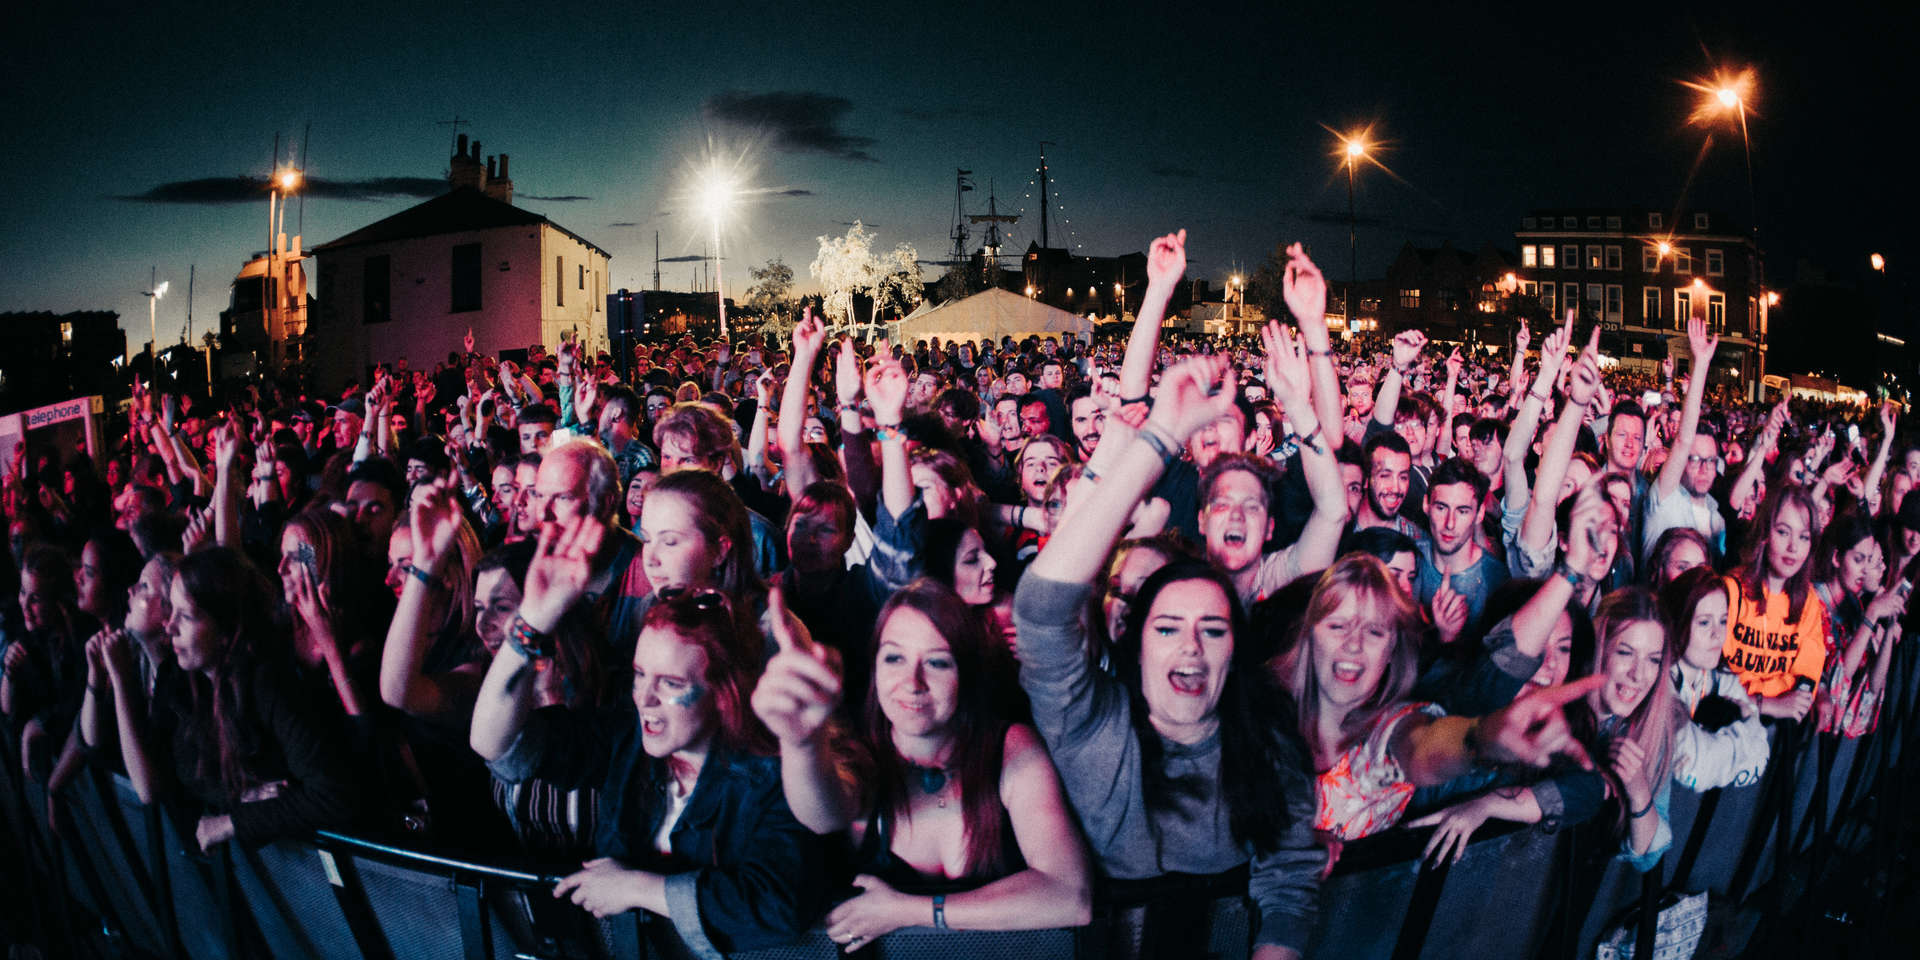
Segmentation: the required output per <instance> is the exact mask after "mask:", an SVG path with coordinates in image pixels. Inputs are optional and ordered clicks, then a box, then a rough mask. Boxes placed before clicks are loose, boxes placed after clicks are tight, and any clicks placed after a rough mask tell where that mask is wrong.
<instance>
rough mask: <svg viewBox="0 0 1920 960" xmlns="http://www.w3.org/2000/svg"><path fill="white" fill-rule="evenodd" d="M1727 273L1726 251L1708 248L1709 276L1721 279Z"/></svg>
mask: <svg viewBox="0 0 1920 960" xmlns="http://www.w3.org/2000/svg"><path fill="white" fill-rule="evenodd" d="M1726 273H1727V254H1726V252H1725V251H1722V250H1716V249H1714V248H1712V247H1708V248H1707V276H1709V277H1720V276H1725V275H1726Z"/></svg>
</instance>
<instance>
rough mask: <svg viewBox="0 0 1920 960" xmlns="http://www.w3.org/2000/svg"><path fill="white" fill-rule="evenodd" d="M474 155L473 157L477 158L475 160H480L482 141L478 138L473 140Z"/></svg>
mask: <svg viewBox="0 0 1920 960" xmlns="http://www.w3.org/2000/svg"><path fill="white" fill-rule="evenodd" d="M472 157H473V159H475V160H479V159H480V141H478V140H475V141H474V142H473V153H472Z"/></svg>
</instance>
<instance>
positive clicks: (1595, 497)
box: [1566, 490, 1621, 577]
mask: <svg viewBox="0 0 1920 960" xmlns="http://www.w3.org/2000/svg"><path fill="white" fill-rule="evenodd" d="M1574 497H1575V499H1574V502H1573V513H1572V515H1571V516H1570V517H1569V518H1568V520H1567V557H1566V560H1567V566H1569V567H1572V568H1573V569H1575V570H1577V571H1579V572H1580V573H1582V574H1584V575H1586V576H1589V577H1597V576H1600V575H1604V573H1605V572H1606V568H1607V567H1610V566H1612V565H1613V557H1614V553H1615V552H1616V551H1617V550H1618V549H1619V543H1620V524H1621V518H1620V515H1619V513H1617V512H1615V510H1614V509H1613V502H1612V501H1610V500H1608V499H1607V498H1606V497H1605V496H1602V495H1600V494H1599V493H1598V492H1597V491H1592V490H1588V491H1581V492H1577V493H1575V494H1574ZM1596 570H1597V571H1598V573H1596Z"/></svg>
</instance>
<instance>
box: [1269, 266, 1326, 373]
mask: <svg viewBox="0 0 1920 960" xmlns="http://www.w3.org/2000/svg"><path fill="white" fill-rule="evenodd" d="M1280 295H1281V297H1282V298H1283V299H1284V300H1286V301H1287V312H1288V313H1291V314H1293V319H1294V322H1295V323H1298V324H1299V325H1300V334H1301V336H1304V337H1312V336H1313V334H1312V333H1311V332H1310V331H1309V329H1308V328H1309V327H1312V326H1318V328H1319V330H1320V342H1319V343H1318V344H1316V345H1315V346H1314V349H1316V350H1323V349H1325V348H1326V330H1327V278H1326V277H1324V276H1321V274H1320V268H1319V267H1316V266H1314V265H1313V261H1312V260H1311V259H1309V258H1308V257H1307V251H1306V249H1305V248H1304V247H1302V246H1300V245H1299V244H1297V243H1295V244H1289V245H1288V246H1287V265H1286V268H1285V269H1284V270H1282V271H1281V273H1280Z"/></svg>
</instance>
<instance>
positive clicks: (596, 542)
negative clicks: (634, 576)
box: [468, 518, 606, 762]
mask: <svg viewBox="0 0 1920 960" xmlns="http://www.w3.org/2000/svg"><path fill="white" fill-rule="evenodd" d="M605 532H606V528H605V527H603V526H602V525H601V524H600V522H599V521H597V520H593V519H590V518H580V519H576V520H572V521H568V522H566V523H548V524H544V525H542V526H541V528H540V544H539V546H538V548H536V550H535V551H534V558H533V563H531V564H530V565H528V567H527V587H526V592H525V594H524V596H523V598H522V599H521V601H520V613H519V614H518V615H516V616H515V617H514V618H513V623H512V624H511V625H509V626H508V627H507V642H506V643H503V644H501V645H500V652H499V653H497V654H495V655H494V658H493V666H491V667H489V668H488V669H487V676H486V679H484V680H482V681H481V683H480V693H479V695H478V696H477V697H476V698H475V700H474V704H473V729H472V731H471V733H470V734H469V736H468V742H469V743H470V744H471V746H472V747H473V752H475V753H477V754H479V755H480V757H481V759H483V760H487V761H489V762H492V761H495V760H498V759H500V758H501V757H502V756H503V755H505V754H506V752H507V750H508V749H509V748H510V747H512V746H513V744H514V741H515V740H518V739H519V737H520V731H521V729H522V728H523V727H525V726H526V723H527V716H528V715H529V714H531V713H532V712H533V707H534V702H535V699H536V698H535V697H534V683H533V679H534V676H533V675H534V674H535V673H536V672H538V671H539V670H542V669H546V668H550V667H551V666H552V665H553V663H552V661H553V655H554V637H553V633H554V631H555V630H557V629H558V628H559V626H560V619H561V618H562V617H563V616H565V615H566V612H567V608H569V607H571V606H572V605H573V603H574V601H575V600H577V599H578V598H579V597H580V596H581V594H583V593H584V592H585V591H586V588H587V579H588V577H589V576H590V575H591V572H592V564H593V554H594V552H595V551H597V550H599V549H600V538H601V536H602V535H603V534H604V533H605ZM541 661H545V662H544V663H543V662H541Z"/></svg>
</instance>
